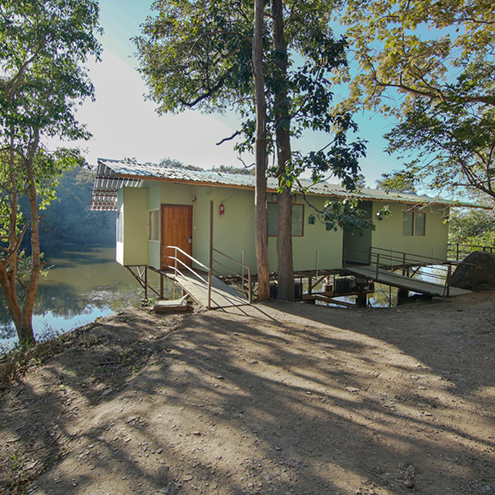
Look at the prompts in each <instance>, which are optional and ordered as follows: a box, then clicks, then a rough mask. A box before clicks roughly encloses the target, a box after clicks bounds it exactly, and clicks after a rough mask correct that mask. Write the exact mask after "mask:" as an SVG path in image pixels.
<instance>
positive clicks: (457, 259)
mask: <svg viewBox="0 0 495 495" xmlns="http://www.w3.org/2000/svg"><path fill="white" fill-rule="evenodd" d="M455 259H456V261H459V243H457V254H456V258H455Z"/></svg>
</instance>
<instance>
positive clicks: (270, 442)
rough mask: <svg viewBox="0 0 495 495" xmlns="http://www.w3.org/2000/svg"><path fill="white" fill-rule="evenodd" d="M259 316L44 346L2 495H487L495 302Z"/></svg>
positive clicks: (114, 331)
mask: <svg viewBox="0 0 495 495" xmlns="http://www.w3.org/2000/svg"><path fill="white" fill-rule="evenodd" d="M258 309H259V310H256V309H254V308H250V309H248V310H247V312H248V313H249V315H243V314H241V313H240V312H239V311H238V310H232V311H230V312H227V313H222V312H201V311H197V312H195V313H193V314H186V315H173V316H163V317H158V316H155V315H152V314H149V313H148V312H147V311H144V310H137V309H134V310H128V311H126V312H124V313H121V314H119V315H116V316H114V317H109V318H106V319H103V320H101V321H100V322H96V323H93V324H90V325H87V326H86V327H84V328H82V329H79V330H77V331H75V332H72V333H70V334H67V335H65V336H63V337H62V339H61V340H59V341H57V342H56V343H52V344H51V347H47V349H48V351H49V352H51V355H49V356H45V355H44V354H43V353H41V354H40V355H38V356H35V357H34V359H33V360H32V362H31V363H30V364H29V366H27V367H28V368H29V369H26V370H25V374H21V375H19V376H18V378H17V379H16V380H14V381H13V382H12V383H4V384H3V385H2V390H1V391H0V401H1V409H0V450H1V451H0V459H1V461H0V462H1V469H0V473H1V474H0V492H1V493H6V494H12V493H32V494H37V495H48V494H50V495H59V494H60V495H66V494H85V495H86V494H87V495H90V494H91V495H98V494H107V493H111V494H114V493H120V494H122V495H127V494H133V493H142V494H145V495H148V494H155V493H156V494H158V493H161V494H187V495H189V494H197V493H203V494H211V495H213V494H215V495H217V494H218V495H227V494H229V495H231V494H276V495H282V494H284V495H285V494H287V493H290V494H293V495H302V494H307V495H310V494H325V495H327V494H337V493H338V494H341V495H351V494H352V495H355V494H358V493H359V494H366V495H371V494H380V495H388V494H399V493H406V492H409V493H422V494H428V495H444V494H446V493H449V494H458V493H459V494H460V493H464V494H465V493H472V494H479V493H495V462H494V459H495V436H494V431H495V352H494V351H495V325H494V316H493V315H494V314H495V311H494V310H495V293H494V292H480V293H476V294H472V295H468V296H463V297H459V298H456V299H451V300H448V301H435V300H434V301H433V302H431V303H424V302H422V303H417V304H411V305H407V306H402V307H398V308H393V309H374V310H352V311H350V310H346V309H338V308H322V307H313V306H309V305H302V304H276V303H272V304H269V305H266V306H259V307H258ZM6 364H7V363H3V364H0V366H4V367H5V366H6Z"/></svg>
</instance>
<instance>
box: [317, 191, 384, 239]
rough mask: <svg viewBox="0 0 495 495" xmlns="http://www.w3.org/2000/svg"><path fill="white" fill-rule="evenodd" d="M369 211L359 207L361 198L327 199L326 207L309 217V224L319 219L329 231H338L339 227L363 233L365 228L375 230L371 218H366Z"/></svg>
mask: <svg viewBox="0 0 495 495" xmlns="http://www.w3.org/2000/svg"><path fill="white" fill-rule="evenodd" d="M367 216H368V212H367V211H366V210H363V209H362V208H360V207H359V200H357V199H346V200H344V201H327V202H326V203H325V206H324V209H323V210H322V211H318V212H317V214H312V215H310V216H309V218H308V222H309V224H310V225H311V224H314V223H316V220H317V219H318V220H319V221H320V222H322V223H324V224H325V228H326V230H327V231H331V230H333V231H335V232H336V231H337V230H338V229H339V228H341V229H342V230H344V231H345V232H349V233H351V234H356V235H363V230H364V229H372V230H375V228H376V227H375V225H374V224H373V222H372V221H371V220H368V219H366V217H367Z"/></svg>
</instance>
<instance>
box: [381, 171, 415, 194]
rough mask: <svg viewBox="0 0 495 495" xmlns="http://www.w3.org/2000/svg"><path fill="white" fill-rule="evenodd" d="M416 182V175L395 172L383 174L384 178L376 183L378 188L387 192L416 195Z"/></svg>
mask: <svg viewBox="0 0 495 495" xmlns="http://www.w3.org/2000/svg"><path fill="white" fill-rule="evenodd" d="M416 180H417V178H416V177H415V175H414V174H412V173H410V172H397V171H395V172H392V173H390V174H382V178H381V179H377V181H376V188H377V189H381V190H383V191H386V192H401V193H407V194H416V185H415V183H416Z"/></svg>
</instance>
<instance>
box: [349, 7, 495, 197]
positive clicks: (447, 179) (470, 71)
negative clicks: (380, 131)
mask: <svg viewBox="0 0 495 495" xmlns="http://www.w3.org/2000/svg"><path fill="white" fill-rule="evenodd" d="M342 19H343V23H344V24H345V25H346V26H347V36H348V38H349V42H350V44H351V45H352V47H353V50H354V53H355V58H356V61H357V63H358V68H357V69H356V70H357V74H354V73H353V74H352V77H351V71H350V70H347V69H346V68H344V69H343V70H341V75H340V76H341V80H345V81H348V82H349V83H350V88H351V94H350V97H349V99H348V101H347V107H348V108H355V107H357V106H363V107H365V108H368V109H379V110H380V111H382V112H383V113H385V114H391V115H393V116H395V117H396V118H397V119H398V120H399V124H398V125H397V126H396V127H395V128H394V129H393V130H392V131H391V132H389V133H388V134H387V136H386V137H387V139H388V140H389V143H390V145H389V148H388V150H389V152H402V151H406V153H407V155H408V157H409V163H408V164H407V167H406V173H408V174H412V175H414V176H415V178H416V180H417V181H418V182H420V183H421V182H422V183H423V184H425V185H426V186H428V187H431V188H434V189H444V188H446V187H448V188H450V189H451V190H452V191H457V190H459V189H464V188H466V189H468V190H470V191H473V190H478V191H481V192H482V193H484V194H487V195H488V196H489V197H491V198H495V190H494V187H493V158H494V156H493V153H494V149H495V114H494V110H495V109H494V107H495V78H494V76H493V74H495V58H494V54H495V52H494V47H493V39H494V38H495V21H494V19H495V4H494V3H493V2H492V1H486V0H474V1H472V2H471V1H470V2H464V1H461V2H458V1H454V0H446V1H445V2H430V1H429V0H420V1H418V2H395V1H393V0H387V1H385V2H383V1H371V2H369V1H364V0H349V2H347V9H346V11H345V15H344V16H343V18H342Z"/></svg>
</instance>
